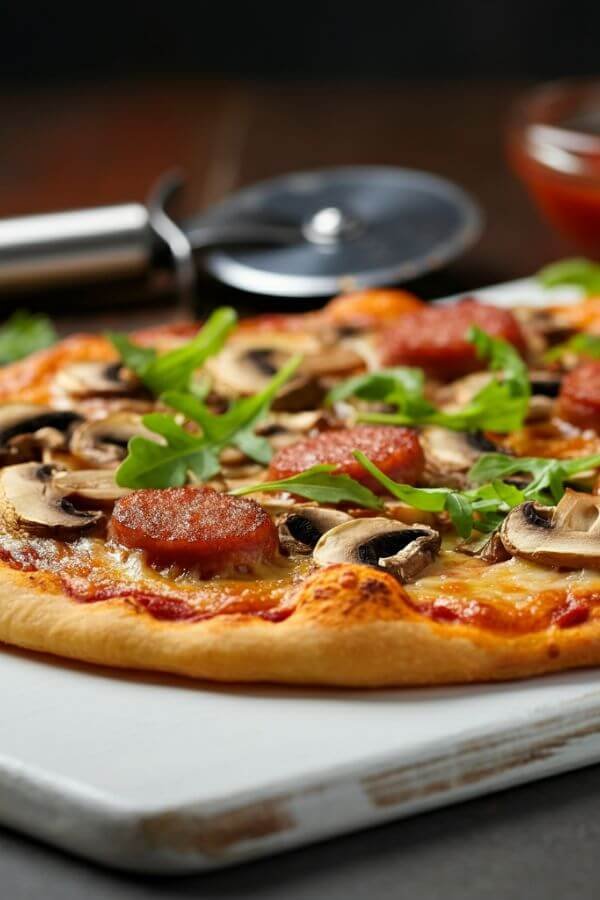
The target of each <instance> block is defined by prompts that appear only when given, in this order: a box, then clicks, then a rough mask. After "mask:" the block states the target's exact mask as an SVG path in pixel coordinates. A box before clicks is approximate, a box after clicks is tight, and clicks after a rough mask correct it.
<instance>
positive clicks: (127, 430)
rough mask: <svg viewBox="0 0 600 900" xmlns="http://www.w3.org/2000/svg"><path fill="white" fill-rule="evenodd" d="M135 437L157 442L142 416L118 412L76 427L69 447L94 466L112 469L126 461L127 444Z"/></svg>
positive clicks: (76, 454)
mask: <svg viewBox="0 0 600 900" xmlns="http://www.w3.org/2000/svg"><path fill="white" fill-rule="evenodd" d="M135 436H139V437H144V438H145V439H146V440H148V441H153V442H157V441H158V440H159V438H158V437H157V436H156V435H155V434H153V433H152V432H151V431H150V430H149V429H148V428H146V427H145V426H144V424H143V421H142V418H141V416H138V415H136V414H135V413H131V412H120V413H114V414H113V415H110V416H106V417H105V418H103V419H96V420H93V421H89V422H83V423H82V424H81V425H78V426H77V427H76V428H75V429H74V430H73V434H72V435H71V440H70V442H69V447H70V450H71V452H72V453H73V454H74V455H75V456H77V457H78V458H79V459H82V460H83V461H84V462H86V463H91V465H92V466H94V467H104V466H108V467H114V466H116V465H117V463H119V462H120V461H121V460H122V459H124V458H125V456H126V455H127V446H128V444H129V441H130V440H131V438H132V437H135Z"/></svg>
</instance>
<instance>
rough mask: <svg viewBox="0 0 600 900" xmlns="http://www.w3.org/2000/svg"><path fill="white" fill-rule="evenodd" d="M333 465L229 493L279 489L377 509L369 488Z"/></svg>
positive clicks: (380, 503) (379, 503) (378, 504)
mask: <svg viewBox="0 0 600 900" xmlns="http://www.w3.org/2000/svg"><path fill="white" fill-rule="evenodd" d="M336 468H337V467H336V466H335V465H329V464H322V465H318V466H311V468H310V469H306V471H304V472H300V474H298V475H292V476H290V478H281V479H280V480H279V481H263V482H262V483H258V484H252V485H249V486H244V487H241V488H236V489H235V490H233V491H231V493H232V494H237V495H238V496H241V495H243V494H256V493H258V492H261V493H262V492H265V493H273V492H275V493H279V492H283V491H287V492H289V493H290V494H297V495H298V496H299V497H304V498H305V499H306V500H314V501H315V502H316V503H333V504H335V503H353V504H354V505H355V506H364V507H365V509H381V508H382V507H383V501H382V500H381V499H380V498H379V497H377V496H376V495H375V494H374V493H373V491H370V490H369V488H367V487H365V486H364V485H363V484H360V482H358V481H355V479H354V478H351V477H350V476H349V475H336V474H334V473H335V469H336Z"/></svg>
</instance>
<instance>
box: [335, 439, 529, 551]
mask: <svg viewBox="0 0 600 900" xmlns="http://www.w3.org/2000/svg"><path fill="white" fill-rule="evenodd" d="M353 455H354V458H355V459H357V460H358V462H359V463H360V464H361V466H363V468H364V469H366V470H367V472H369V473H370V474H371V475H372V476H373V477H374V478H376V479H377V481H378V482H379V483H380V484H381V485H383V487H385V488H386V490H387V491H388V492H389V493H390V494H391V495H392V496H393V497H396V498H397V499H398V500H401V501H402V502H403V503H407V504H408V505H409V506H412V507H414V508H415V509H421V510H424V511H427V512H444V511H445V512H447V513H448V515H449V516H450V520H451V521H452V524H453V525H454V527H455V529H456V531H457V532H458V534H459V535H460V537H462V538H468V537H469V536H470V535H471V532H472V531H473V529H476V530H477V531H494V530H495V528H497V527H498V525H499V523H500V522H501V521H502V519H503V518H504V515H505V514H506V513H507V512H508V510H509V509H511V508H512V507H513V506H517V505H518V504H519V503H522V502H523V499H524V497H523V494H522V493H521V492H520V491H519V490H518V489H517V488H513V487H512V486H511V485H504V484H501V483H499V482H496V481H494V482H493V483H490V484H486V485H484V486H483V487H481V488H478V489H476V490H469V491H454V490H451V489H450V488H416V487H413V486H412V485H409V484H400V483H399V482H397V481H394V480H393V479H392V478H390V477H389V476H388V475H386V474H385V473H384V472H382V471H381V470H380V469H379V468H378V467H377V466H376V465H375V463H373V462H372V461H371V460H370V459H369V458H368V457H367V456H365V454H364V453H362V452H361V451H360V450H355V451H354V454H353ZM475 514H477V518H476V517H475Z"/></svg>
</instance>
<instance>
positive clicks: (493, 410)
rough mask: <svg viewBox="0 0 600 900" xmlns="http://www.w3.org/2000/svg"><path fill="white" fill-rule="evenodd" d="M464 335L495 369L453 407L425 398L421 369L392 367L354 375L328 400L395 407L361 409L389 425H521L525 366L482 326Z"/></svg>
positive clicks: (501, 428)
mask: <svg viewBox="0 0 600 900" xmlns="http://www.w3.org/2000/svg"><path fill="white" fill-rule="evenodd" d="M468 340H469V341H470V342H471V343H472V344H474V346H475V348H476V350H477V353H478V355H479V356H480V357H481V358H482V359H485V360H487V361H488V363H489V367H490V369H491V371H492V372H494V373H501V374H502V379H501V380H500V379H499V378H496V377H494V378H492V379H491V380H490V381H489V382H488V384H486V385H485V386H484V387H483V388H482V389H481V390H480V391H478V392H477V394H476V395H475V396H474V397H473V399H472V400H471V401H470V402H469V403H468V404H467V405H466V406H465V407H464V408H463V409H461V410H458V411H457V412H444V411H442V410H439V409H437V408H436V407H435V406H434V405H433V404H432V403H430V402H429V401H428V400H427V399H426V397H425V376H424V373H423V371H422V370H421V369H410V368H402V367H400V368H390V369H382V370H381V371H379V372H370V373H366V374H364V375H357V376H355V377H354V378H350V379H349V380H348V381H344V382H342V384H340V385H337V386H336V387H335V388H334V389H333V390H332V391H330V393H329V395H328V397H327V402H328V403H329V404H330V405H331V404H334V403H337V402H338V401H340V400H344V399H346V398H347V397H350V396H357V397H360V398H362V399H365V400H371V401H377V402H382V403H385V404H388V405H391V406H396V407H397V412H393V413H382V412H360V413H359V415H358V420H359V421H361V422H379V423H387V424H390V425H440V426H442V427H444V428H449V429H451V430H453V431H473V430H477V429H483V430H487V431H498V432H509V431H513V430H516V429H517V428H519V427H520V426H521V425H522V424H523V420H524V418H525V415H526V413H527V407H528V403H529V397H530V395H531V386H530V383H529V374H528V371H527V366H526V365H525V363H524V362H523V360H522V359H521V357H520V356H519V354H518V352H517V351H516V350H515V348H514V347H513V346H512V344H509V343H508V342H507V341H503V340H501V339H500V338H494V337H492V336H491V335H489V334H486V332H484V331H482V330H481V329H480V328H471V329H470V331H469V333H468Z"/></svg>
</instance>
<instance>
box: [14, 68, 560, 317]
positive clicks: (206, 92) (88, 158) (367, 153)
mask: <svg viewBox="0 0 600 900" xmlns="http://www.w3.org/2000/svg"><path fill="white" fill-rule="evenodd" d="M527 86H528V85H527V84H526V83H523V82H519V83H514V82H511V83H504V82H494V83H488V84H468V83H450V84H444V83H440V82H434V83H429V84H426V83H425V84H424V83H408V82H403V83H396V84H386V83H379V84H377V83H373V84H369V85H360V84H358V85H349V84H329V83H324V84H323V83H314V84H308V85H307V84H285V85H271V84H240V83H223V82H208V81H196V82H194V81H161V82H156V83H153V82H149V83H143V84H112V85H102V86H99V85H97V86H88V87H85V88H83V87H73V88H63V89H61V90H57V89H56V88H53V89H52V90H46V91H44V90H39V89H38V90H36V91H28V92H23V93H19V94H17V93H13V94H6V93H5V94H4V96H0V116H1V121H2V145H1V146H2V166H1V167H0V216H2V215H16V214H22V213H29V212H34V211H49V210H55V209H61V208H62V209H65V208H69V207H77V206H86V205H96V204H103V203H115V202H121V201H125V200H142V199H143V198H144V197H145V195H146V193H147V191H148V188H149V186H150V185H151V184H152V183H153V181H154V180H155V179H156V177H157V175H159V174H160V173H161V172H163V171H165V170H166V169H168V168H170V167H172V166H173V165H174V164H179V165H181V166H182V167H183V168H184V169H185V171H186V172H187V173H188V176H189V188H188V191H187V196H186V200H185V209H183V210H182V212H183V214H185V213H186V212H187V213H190V212H192V211H195V210H196V209H200V208H202V207H204V206H207V205H209V204H211V203H213V202H214V201H216V200H219V199H220V198H221V197H223V196H224V195H226V194H227V193H228V192H230V191H233V190H235V189H236V188H239V187H240V186H242V185H246V184H249V183H251V182H253V181H256V180H259V179H262V178H267V177H270V176H272V175H277V174H280V173H282V172H287V171H291V170H294V169H296V170H297V169H303V168H311V167H312V168H314V167H320V166H328V165H339V164H373V163H375V164H377V163H378V164H387V165H401V166H409V167H410V166H412V167H416V168H420V169H425V170H429V171H431V172H436V173H439V174H440V175H444V176H446V177H448V178H451V179H453V180H455V181H457V182H458V183H459V184H461V185H463V186H464V187H465V188H466V189H467V190H468V191H470V192H472V194H473V195H474V196H475V197H476V198H477V199H478V200H479V202H480V203H481V205H482V207H483V210H484V212H485V215H486V218H487V222H486V228H485V232H484V234H483V237H482V239H481V240H480V241H479V243H478V244H477V246H476V247H474V248H473V249H472V250H471V251H470V252H469V253H467V254H466V255H465V256H464V257H463V258H462V259H461V260H460V261H458V262H456V263H455V264H453V265H452V266H450V267H449V268H447V269H446V270H444V272H442V273H439V274H437V275H436V276H434V277H430V278H428V279H426V280H424V281H421V282H419V283H418V284H417V286H416V287H417V290H418V291H419V292H421V293H423V294H424V295H425V296H429V297H433V296H440V295H443V294H448V293H453V292H455V291H460V290H469V289H471V288H475V287H478V286H481V285H484V284H489V283H492V282H498V281H504V280H507V279H510V278H515V277H519V276H522V275H527V274H529V273H531V272H532V271H535V270H536V269H537V268H539V267H540V266H541V265H543V264H544V263H546V262H549V261H550V260H552V259H555V258H558V257H560V256H562V255H565V254H567V253H569V252H572V250H571V248H569V247H568V246H566V245H565V244H564V243H562V242H561V241H560V240H559V239H558V238H557V237H556V236H554V235H553V234H552V232H551V231H550V229H549V228H548V227H547V226H546V225H545V224H544V223H543V222H542V221H541V220H540V219H539V217H538V215H537V213H536V212H535V210H534V209H533V208H532V206H531V205H530V203H529V200H528V198H527V196H526V194H525V192H524V190H523V188H522V187H521V185H520V183H518V182H517V180H516V179H515V177H514V176H513V174H512V173H511V172H510V171H509V168H508V166H507V163H506V160H505V155H504V148H503V132H504V127H505V123H506V119H507V115H508V111H509V109H510V107H511V105H512V103H513V102H514V100H515V98H516V97H517V96H518V95H519V94H520V93H521V92H522V91H523V90H525V89H526V88H527ZM201 290H202V291H203V292H205V293H209V294H211V295H212V294H214V292H215V287H214V285H211V283H210V282H207V283H203V285H202V288H201ZM222 295H223V293H222V291H221V293H220V294H219V296H222ZM81 296H82V294H81V292H75V293H74V294H73V293H71V294H56V295H54V296H53V297H51V298H50V305H51V307H53V311H54V312H56V313H62V314H70V315H69V318H68V319H67V321H65V327H68V326H70V324H71V316H72V314H73V312H75V311H77V314H78V315H79V313H80V311H81V310H82V305H83V306H88V308H89V309H93V310H94V314H95V315H96V314H97V312H98V298H97V296H96V295H94V297H93V300H92V302H90V303H89V304H87V303H85V304H82V303H81ZM105 296H106V295H102V297H105ZM112 296H113V297H114V298H116V299H117V301H118V300H120V299H121V297H122V295H121V294H120V293H115V294H113V295H112ZM126 296H127V294H126ZM102 297H101V299H100V303H102V302H103V301H102ZM232 297H233V300H234V302H235V300H236V297H235V296H234V295H231V294H230V295H229V296H228V297H227V299H230V300H231V299H232ZM149 299H150V298H149V296H148V295H147V294H144V292H142V293H141V295H140V293H139V292H137V293H136V295H135V301H136V305H135V308H136V309H137V313H136V316H135V318H136V320H143V321H148V320H152V319H154V318H156V319H158V318H160V317H164V315H165V310H164V304H163V305H162V306H161V307H160V308H159V309H155V311H154V312H152V311H147V310H144V301H146V306H147V305H148V300H149ZM238 299H239V298H238ZM140 301H141V304H142V305H141V306H140V305H139V302H140ZM127 306H128V310H129V311H131V305H130V304H129V303H128V304H127ZM179 314H180V311H179V310H176V309H175V308H173V309H172V310H171V311H170V312H168V315H170V316H176V315H179ZM73 324H77V323H76V322H73Z"/></svg>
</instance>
